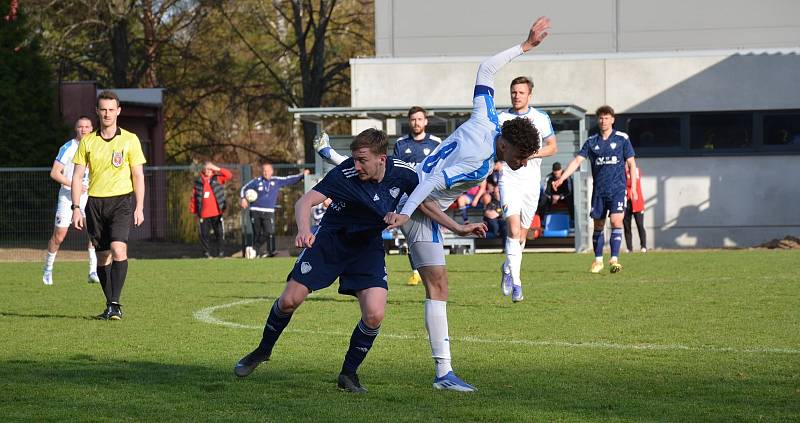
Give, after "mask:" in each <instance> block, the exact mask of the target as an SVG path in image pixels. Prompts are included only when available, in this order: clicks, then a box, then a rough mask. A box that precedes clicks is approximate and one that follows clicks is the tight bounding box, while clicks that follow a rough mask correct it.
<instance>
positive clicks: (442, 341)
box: [425, 299, 453, 377]
mask: <svg viewBox="0 0 800 423" xmlns="http://www.w3.org/2000/svg"><path fill="white" fill-rule="evenodd" d="M425 329H427V330H428V340H429V341H430V343H431V353H432V355H433V361H434V363H435V364H436V377H442V376H444V375H446V374H447V373H449V372H450V371H452V370H453V367H452V366H451V365H450V336H449V335H448V334H447V301H437V300H428V299H426V300H425Z"/></svg>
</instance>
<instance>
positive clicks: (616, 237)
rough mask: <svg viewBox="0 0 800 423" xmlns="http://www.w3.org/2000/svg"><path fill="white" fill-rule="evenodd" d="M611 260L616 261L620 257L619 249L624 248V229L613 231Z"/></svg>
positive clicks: (614, 229)
mask: <svg viewBox="0 0 800 423" xmlns="http://www.w3.org/2000/svg"><path fill="white" fill-rule="evenodd" d="M609 244H611V260H616V259H617V257H619V248H620V246H622V228H613V229H611V239H610V240H609Z"/></svg>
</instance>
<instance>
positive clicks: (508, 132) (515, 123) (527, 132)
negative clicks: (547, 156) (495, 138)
mask: <svg viewBox="0 0 800 423" xmlns="http://www.w3.org/2000/svg"><path fill="white" fill-rule="evenodd" d="M501 134H502V136H503V139H505V140H506V141H508V143H509V144H511V145H513V146H514V147H515V148H516V149H517V152H518V153H519V154H520V155H525V156H530V155H532V154H535V153H536V152H537V151H539V130H538V129H536V127H535V126H533V124H532V123H531V121H530V120H529V119H528V118H526V117H518V118H514V119H511V120H508V121H506V122H504V123H503V129H502V132H501Z"/></svg>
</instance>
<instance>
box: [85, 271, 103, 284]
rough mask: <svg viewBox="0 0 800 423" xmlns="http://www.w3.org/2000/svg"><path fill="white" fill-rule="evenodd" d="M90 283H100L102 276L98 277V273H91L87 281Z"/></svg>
mask: <svg viewBox="0 0 800 423" xmlns="http://www.w3.org/2000/svg"><path fill="white" fill-rule="evenodd" d="M87 282H89V283H100V276H97V272H89V278H88V280H87Z"/></svg>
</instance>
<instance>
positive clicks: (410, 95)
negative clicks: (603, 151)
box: [351, 2, 800, 113]
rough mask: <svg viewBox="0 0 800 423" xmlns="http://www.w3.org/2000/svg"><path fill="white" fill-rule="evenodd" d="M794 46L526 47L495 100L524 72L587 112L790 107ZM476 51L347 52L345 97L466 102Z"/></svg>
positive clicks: (797, 87) (542, 94)
mask: <svg viewBox="0 0 800 423" xmlns="http://www.w3.org/2000/svg"><path fill="white" fill-rule="evenodd" d="M799 3H800V2H799ZM504 47H507V46H505V45H502V46H498V47H497V50H499V49H501V48H504ZM797 52H800V50H798V51H797ZM797 52H795V51H784V52H774V53H772V54H767V53H762V54H755V53H753V54H749V53H741V52H734V51H707V52H695V53H684V54H681V55H678V54H670V55H666V54H663V53H630V54H626V53H615V54H608V55H569V56H558V55H539V56H537V55H533V54H531V55H526V56H522V57H520V58H518V59H517V60H516V61H514V62H512V63H511V64H509V65H507V66H506V67H504V68H503V69H502V70H501V71H500V72H499V73H498V75H497V77H496V79H495V85H496V88H497V100H496V101H497V104H498V105H508V104H510V102H511V100H510V97H509V94H508V83H509V82H510V81H511V79H513V78H514V77H515V76H519V75H528V76H531V77H533V80H534V83H535V87H534V102H535V103H539V104H547V103H561V104H564V103H567V104H575V105H577V106H580V107H583V108H584V109H586V110H589V111H590V112H593V111H594V110H595V109H596V108H597V107H599V106H601V105H603V104H611V105H612V106H614V108H615V110H617V111H618V112H620V113H622V112H627V113H637V112H638V113H648V112H679V111H720V110H763V109H766V110H769V109H796V108H800V78H798V77H797V75H798V69H800V54H798V53H797ZM482 59H483V58H478V57H468V58H450V59H448V58H416V59H408V58H399V59H380V58H378V59H352V60H351V65H352V78H353V84H352V105H353V106H354V107H369V106H389V105H392V106H399V105H403V106H404V105H413V104H421V105H427V106H455V105H469V104H471V101H472V86H473V84H474V83H475V72H476V70H477V68H478V64H479V63H480V61H481V60H482Z"/></svg>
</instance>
